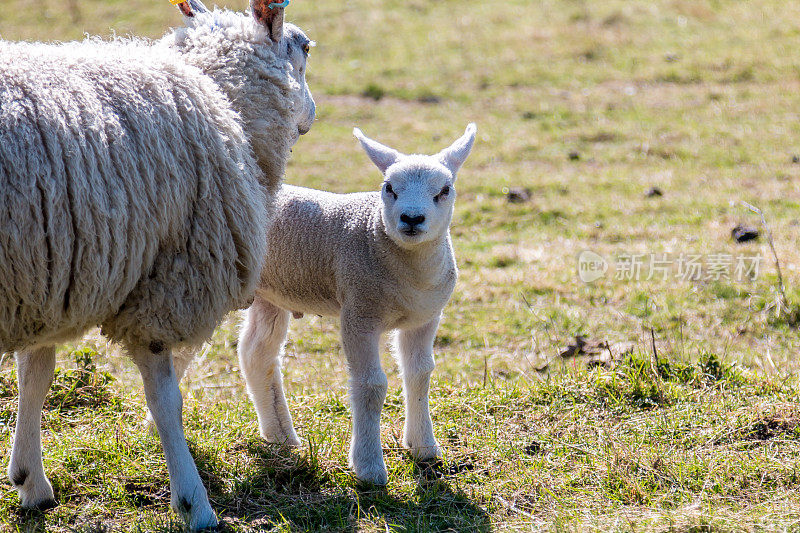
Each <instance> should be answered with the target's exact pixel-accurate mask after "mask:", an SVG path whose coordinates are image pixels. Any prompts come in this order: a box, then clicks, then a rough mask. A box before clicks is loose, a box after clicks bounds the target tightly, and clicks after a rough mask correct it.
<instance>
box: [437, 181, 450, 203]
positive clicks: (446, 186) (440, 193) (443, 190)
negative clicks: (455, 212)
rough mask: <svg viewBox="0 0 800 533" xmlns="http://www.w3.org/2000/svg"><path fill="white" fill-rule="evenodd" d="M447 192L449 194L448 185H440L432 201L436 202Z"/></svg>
mask: <svg viewBox="0 0 800 533" xmlns="http://www.w3.org/2000/svg"><path fill="white" fill-rule="evenodd" d="M448 194H450V187H449V186H448V185H445V186H444V187H442V190H441V191H439V194H437V195H436V196H434V197H433V201H434V202H438V201H439V200H441V199H442V198H443V197H445V196H447V195H448Z"/></svg>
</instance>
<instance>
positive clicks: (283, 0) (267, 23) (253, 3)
mask: <svg viewBox="0 0 800 533" xmlns="http://www.w3.org/2000/svg"><path fill="white" fill-rule="evenodd" d="M288 5H289V0H250V8H251V9H252V10H253V17H254V18H255V19H256V20H257V21H258V22H259V23H260V24H262V25H264V27H265V28H267V32H268V33H269V38H270V39H272V41H273V42H275V43H277V42H280V40H281V39H282V38H283V8H285V7H286V6H288Z"/></svg>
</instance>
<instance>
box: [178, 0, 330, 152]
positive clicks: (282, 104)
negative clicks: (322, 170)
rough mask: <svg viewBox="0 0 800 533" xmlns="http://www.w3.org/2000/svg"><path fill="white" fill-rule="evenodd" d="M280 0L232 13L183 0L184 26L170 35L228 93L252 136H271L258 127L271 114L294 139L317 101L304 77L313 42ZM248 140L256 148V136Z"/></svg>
mask: <svg viewBox="0 0 800 533" xmlns="http://www.w3.org/2000/svg"><path fill="white" fill-rule="evenodd" d="M279 2H280V0H252V2H251V13H236V12H232V11H228V10H225V9H215V10H214V11H209V10H208V9H206V8H205V6H203V4H202V3H201V2H200V0H185V1H184V2H181V3H179V4H178V7H179V8H180V10H181V12H182V13H183V14H184V15H185V16H186V19H185V20H186V27H185V28H180V29H178V30H176V31H175V32H174V34H173V36H172V37H171V39H173V42H174V45H175V46H177V47H178V48H179V49H180V50H181V52H182V54H183V56H184V57H185V58H186V60H187V62H189V63H192V64H194V65H196V66H197V67H199V68H200V69H201V70H202V71H203V72H205V73H206V74H208V75H209V76H211V77H212V78H213V79H214V80H215V81H216V82H217V83H218V84H219V85H220V87H222V89H223V90H224V91H225V92H226V93H227V94H228V97H229V98H230V99H231V101H232V102H233V103H234V106H235V107H236V108H237V111H239V113H241V115H242V117H243V118H244V120H245V122H246V123H247V126H248V128H247V129H248V130H249V131H248V134H250V136H251V139H253V137H272V138H273V139H274V133H273V134H270V133H269V132H264V131H259V130H260V129H262V128H274V126H275V124H274V122H275V118H277V117H278V116H284V117H285V119H284V120H285V121H286V122H288V123H291V125H292V128H291V132H290V137H291V139H290V141H291V144H294V142H296V141H297V138H298V137H299V136H300V135H303V134H305V133H306V132H308V131H309V130H310V129H311V126H312V124H313V122H314V116H315V111H316V107H315V104H314V98H313V97H312V96H311V91H310V90H309V88H308V84H307V83H306V66H307V61H308V54H309V51H310V49H311V47H312V46H313V45H314V43H313V42H312V41H311V40H310V39H309V38H308V37H306V35H305V33H303V31H302V30H301V29H300V28H298V27H297V26H295V25H293V24H289V23H284V20H283V11H284V6H285V4H288V2H280V3H279ZM287 74H288V76H287ZM287 98H288V99H289V100H286V99H287ZM276 113H277V114H276ZM270 121H271V122H272V123H270ZM253 140H254V144H255V146H254V148H255V149H256V152H257V153H258V152H259V147H258V146H257V145H258V144H259V140H258V139H257V138H256V139H253ZM265 142H270V140H267V139H265Z"/></svg>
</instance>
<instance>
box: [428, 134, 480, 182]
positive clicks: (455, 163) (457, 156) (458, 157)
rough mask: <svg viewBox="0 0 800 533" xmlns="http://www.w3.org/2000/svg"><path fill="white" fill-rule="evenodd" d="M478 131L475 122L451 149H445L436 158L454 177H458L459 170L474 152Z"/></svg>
mask: <svg viewBox="0 0 800 533" xmlns="http://www.w3.org/2000/svg"><path fill="white" fill-rule="evenodd" d="M476 131H478V128H477V127H476V126H475V123H474V122H473V123H471V124H470V125H469V126H467V130H466V131H465V132H464V135H462V136H461V138H460V139H458V140H457V141H456V142H454V143H453V144H451V145H450V147H449V148H445V149H444V150H442V151H441V152H439V154H438V155H437V156H436V158H437V159H438V160H439V161H441V163H442V164H443V165H444V166H446V167H447V168H448V170H450V172H451V173H452V174H453V176H455V175H456V172H458V169H460V168H461V165H463V164H464V161H466V160H467V156H468V155H469V153H470V151H471V150H472V144H473V143H474V142H475V132H476Z"/></svg>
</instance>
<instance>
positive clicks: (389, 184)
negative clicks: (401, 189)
mask: <svg viewBox="0 0 800 533" xmlns="http://www.w3.org/2000/svg"><path fill="white" fill-rule="evenodd" d="M385 188H386V194H391V195H392V196H393V197H394V199H395V200H397V193H396V192H394V189H392V184H391V183H389V182H386V186H385Z"/></svg>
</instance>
